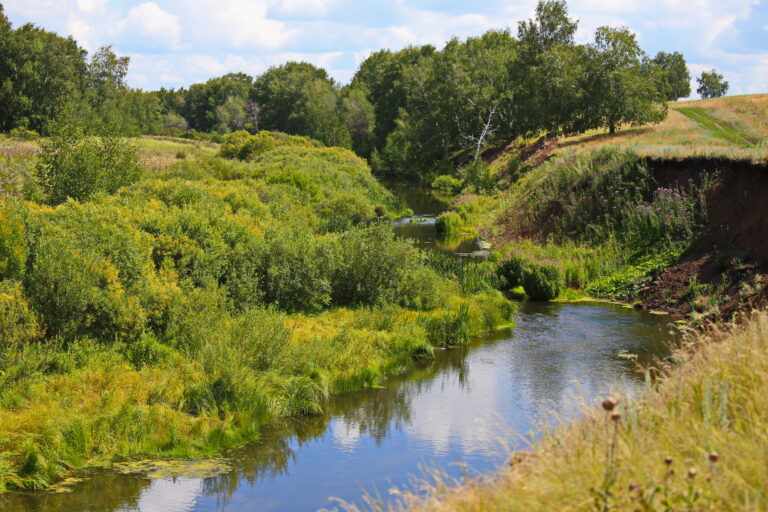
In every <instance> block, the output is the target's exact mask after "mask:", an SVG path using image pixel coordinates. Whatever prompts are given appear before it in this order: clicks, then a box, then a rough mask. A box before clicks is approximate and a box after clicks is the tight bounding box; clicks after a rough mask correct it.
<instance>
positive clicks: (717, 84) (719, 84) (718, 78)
mask: <svg viewBox="0 0 768 512" xmlns="http://www.w3.org/2000/svg"><path fill="white" fill-rule="evenodd" d="M696 81H697V82H698V84H699V87H698V89H696V92H697V93H698V94H699V95H700V96H701V97H702V98H704V99H708V98H719V97H721V96H725V95H726V94H728V88H729V87H730V84H729V83H728V81H727V80H726V79H725V77H724V76H723V75H721V74H720V73H718V72H717V71H715V70H714V69H713V70H711V71H704V72H702V73H701V76H700V77H699V78H697V79H696Z"/></svg>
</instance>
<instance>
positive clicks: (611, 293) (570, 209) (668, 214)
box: [501, 149, 716, 300]
mask: <svg viewBox="0 0 768 512" xmlns="http://www.w3.org/2000/svg"><path fill="white" fill-rule="evenodd" d="M715 180H716V176H702V177H700V179H699V180H698V181H697V182H696V183H689V184H688V185H687V186H679V187H673V188H669V187H664V186H661V185H660V184H658V183H657V182H656V179H655V178H654V177H653V175H652V174H651V172H650V171H649V169H648V167H647V165H646V162H645V161H644V160H643V159H641V158H639V157H638V156H637V155H635V154H633V153H631V152H621V151H616V150H609V149H605V150H601V151H598V152H595V153H592V154H585V155H571V156H569V157H566V158H562V159H558V160H555V161H552V162H550V163H546V164H544V165H542V166H541V167H539V168H537V169H535V170H533V171H532V172H530V173H529V174H527V175H525V176H524V177H523V178H521V179H520V181H519V182H517V183H515V184H514V185H513V186H512V188H511V189H510V190H509V192H507V194H506V197H505V203H506V204H509V205H511V206H510V207H509V208H508V209H507V210H506V211H505V212H504V213H502V214H501V215H502V218H503V222H504V229H505V230H506V232H507V234H506V236H512V237H515V238H517V239H516V240H515V241H513V242H511V243H509V244H507V245H506V246H505V247H504V252H505V253H507V254H511V255H512V256H513V257H512V259H511V260H510V261H509V262H508V263H506V264H505V266H502V268H501V270H502V272H504V273H506V274H508V275H509V276H510V277H508V278H507V280H508V281H510V285H509V287H510V288H514V287H515V286H520V285H523V284H524V281H525V280H524V279H522V278H513V277H512V276H515V275H522V274H520V273H519V272H518V271H517V270H516V269H518V268H523V269H525V268H531V266H532V265H541V264H544V265H545V266H548V267H551V268H552V269H553V270H552V272H554V271H555V270H557V274H558V276H561V277H559V278H558V279H554V273H553V274H552V278H550V279H548V280H547V281H552V282H553V283H554V282H561V283H563V284H564V285H565V286H567V287H570V288H577V289H580V290H584V291H586V292H587V293H589V294H590V295H592V296H594V297H605V298H613V299H621V300H632V299H633V298H634V297H635V296H636V292H637V291H638V290H639V288H640V287H641V286H642V284H644V283H645V282H646V281H647V280H648V279H649V277H650V276H651V275H653V273H654V272H657V271H659V270H662V269H663V268H665V267H667V266H668V265H670V264H671V263H672V262H673V261H674V260H675V259H676V258H677V257H678V256H679V255H680V254H681V253H682V252H683V251H684V250H685V249H686V248H687V247H688V245H689V244H690V243H691V242H692V241H693V240H694V239H695V237H696V236H697V235H698V234H699V233H700V231H701V229H702V227H703V226H704V224H705V223H706V206H707V204H706V199H705V198H706V193H707V190H708V189H710V188H711V187H713V186H714V182H715ZM520 237H522V239H521V238H520ZM529 288H531V290H533V289H537V290H538V293H541V287H539V286H536V285H534V284H533V282H531V284H530V286H529ZM556 289H557V287H556V286H553V287H552V288H551V290H552V291H553V292H554V291H555V290H556ZM526 291H527V292H528V291H529V290H528V289H526ZM538 293H537V294H538ZM529 295H531V293H529ZM542 295H543V296H546V295H549V294H548V293H543V294H542ZM555 295H556V294H555Z"/></svg>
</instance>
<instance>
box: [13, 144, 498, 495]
mask: <svg viewBox="0 0 768 512" xmlns="http://www.w3.org/2000/svg"><path fill="white" fill-rule="evenodd" d="M81 147H82V146H80V145H78V144H75V145H73V147H72V151H74V152H77V151H78V148H81ZM99 155H100V153H99V154H96V153H93V154H92V153H88V156H91V157H93V158H97V157H99ZM107 160H108V159H107ZM54 163H55V162H54ZM98 163H99V164H100V165H101V164H103V163H105V162H98ZM106 163H108V161H107V162H106ZM97 167H98V166H97ZM68 169H69V167H68ZM30 179H31V180H32V181H34V176H33V177H31V178H30ZM107 192H109V190H106V191H102V192H100V193H98V194H95V195H93V196H90V195H88V198H89V199H88V200H85V199H84V200H83V202H78V201H74V200H68V201H66V202H64V203H63V204H60V205H57V206H55V207H51V206H46V205H42V204H37V203H34V202H21V201H19V200H18V199H16V198H15V197H9V198H5V199H1V200H0V220H2V222H0V492H3V491H7V490H14V489H41V488H46V487H47V486H49V485H50V484H51V483H53V482H55V481H56V480H57V479H59V478H61V477H62V476H64V475H66V474H67V473H68V472H69V471H71V470H72V469H77V468H82V467H90V466H94V465H108V464H110V463H111V462H113V461H115V460H118V459H125V458H131V459H133V458H145V457H149V458H153V457H196V456H207V455H212V454H217V453H220V452H221V451H223V450H226V449H228V448H231V447H234V446H238V445H241V444H243V443H246V442H249V441H253V440H256V439H258V437H259V435H260V433H261V432H262V431H263V428H264V427H265V425H268V424H271V423H273V422H279V421H284V420H285V419H286V418H288V417H292V416H302V415H317V414H320V413H321V412H323V410H324V408H325V406H326V405H327V401H328V399H329V397H331V396H333V395H335V394H338V393H343V392H347V391H351V390H356V389H361V388H367V387H374V386H380V385H382V384H383V383H384V382H385V381H386V379H387V378H389V377H391V376H394V375H398V374H401V373H402V372H404V371H406V370H407V369H408V368H411V367H412V366H413V365H414V363H415V362H416V361H418V360H423V359H428V358H430V357H432V355H433V352H434V350H435V349H436V348H437V347H450V346H456V345H460V344H464V343H467V342H468V340H469V339H470V338H471V337H474V336H478V335H480V334H483V333H485V332H488V331H490V330H493V329H495V328H497V327H498V326H500V325H508V324H509V323H510V321H511V315H512V313H513V310H512V308H511V305H510V303H509V302H508V301H507V300H506V299H505V298H504V297H503V296H502V295H501V294H500V293H499V292H498V291H496V290H495V289H494V288H493V287H492V286H488V285H487V284H486V283H485V280H486V274H488V269H487V268H485V267H483V268H482V270H480V269H478V270H477V271H468V272H466V273H462V274H461V275H456V274H454V273H450V272H445V273H443V274H440V273H438V271H437V270H436V269H435V268H434V267H433V266H431V265H430V264H429V262H428V261H427V256H426V255H425V254H424V253H422V252H421V251H420V250H418V249H417V248H416V247H414V246H413V244H411V243H410V242H407V241H404V240H400V239H397V238H396V237H395V235H394V233H393V231H392V228H391V226H389V225H388V223H386V222H380V218H382V217H383V218H386V217H388V216H394V215H396V214H397V208H398V207H397V205H396V201H395V200H394V198H393V197H392V196H391V194H389V193H388V192H387V191H386V189H384V188H383V187H382V186H381V185H380V184H378V183H377V182H376V181H375V180H374V179H373V177H372V175H371V173H370V170H369V169H368V167H367V165H366V164H365V162H364V161H362V160H360V159H359V158H357V157H356V156H355V155H354V154H352V153H351V152H349V151H346V150H341V149H338V148H324V147H316V146H314V145H307V146H282V147H276V148H272V149H269V150H268V151H265V152H263V153H261V154H259V155H257V156H255V157H254V160H253V161H250V162H236V161H228V160H223V159H220V158H216V157H208V158H206V157H204V156H202V155H197V156H196V158H190V159H186V158H185V159H179V162H177V163H176V164H174V165H173V167H172V168H170V169H166V170H164V171H158V172H154V173H146V172H145V173H144V174H143V175H142V176H141V177H140V179H139V181H138V182H137V183H133V184H129V185H127V186H125V187H123V188H121V189H120V190H116V191H112V192H113V194H112V195H108V194H107ZM11 195H12V196H15V195H17V194H16V193H14V194H11ZM60 199H63V197H61V198H60ZM471 276H474V277H471Z"/></svg>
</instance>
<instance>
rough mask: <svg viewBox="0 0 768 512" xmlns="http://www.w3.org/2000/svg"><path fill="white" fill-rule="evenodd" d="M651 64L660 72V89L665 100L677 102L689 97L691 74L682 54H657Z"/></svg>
mask: <svg viewBox="0 0 768 512" xmlns="http://www.w3.org/2000/svg"><path fill="white" fill-rule="evenodd" d="M653 64H654V65H656V66H658V67H659V68H660V70H661V72H662V78H661V87H662V89H663V93H664V97H665V98H666V99H667V100H669V101H677V100H679V99H680V98H687V97H688V96H690V95H691V73H690V72H689V71H688V65H687V64H686V62H685V57H684V56H683V54H682V53H680V52H673V53H666V52H659V53H657V54H656V57H654V58H653Z"/></svg>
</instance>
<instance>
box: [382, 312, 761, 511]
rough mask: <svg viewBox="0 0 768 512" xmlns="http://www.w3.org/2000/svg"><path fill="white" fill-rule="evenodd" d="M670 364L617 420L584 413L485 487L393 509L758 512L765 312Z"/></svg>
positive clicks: (412, 499)
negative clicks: (656, 382)
mask: <svg viewBox="0 0 768 512" xmlns="http://www.w3.org/2000/svg"><path fill="white" fill-rule="evenodd" d="M676 356H677V358H678V360H679V362H681V363H682V364H681V366H679V367H676V369H674V370H672V371H671V373H670V374H669V375H668V376H667V377H666V378H665V379H664V380H663V381H662V382H661V384H660V385H659V386H658V387H657V388H655V389H653V390H648V391H647V392H646V394H645V395H644V397H643V398H642V399H640V400H639V401H637V402H628V403H621V402H620V403H619V406H618V408H617V409H616V410H617V411H618V412H619V413H620V415H621V417H620V418H618V419H616V420H615V421H613V420H611V419H610V417H609V414H608V413H605V412H603V411H602V410H594V411H592V412H591V413H590V414H589V415H588V416H587V417H586V419H584V420H583V421H581V422H578V423H577V424H575V425H572V426H570V427H565V428H564V429H563V430H560V431H557V432H554V433H551V434H549V435H548V436H546V437H545V438H544V439H543V440H542V441H541V442H540V443H539V444H538V445H537V447H536V448H535V449H534V450H533V451H532V452H530V453H528V454H517V455H516V456H515V457H513V462H514V464H513V465H511V466H509V467H507V468H506V469H505V470H503V471H502V472H501V473H500V474H499V475H497V476H496V477H494V478H493V479H490V480H482V481H475V482H471V483H468V484H465V485H464V486H462V487H458V488H451V487H449V486H446V485H444V484H438V485H437V486H433V487H431V489H430V490H431V495H430V497H429V498H426V499H424V498H418V497H416V496H412V495H411V496H408V495H406V496H404V497H403V502H402V503H401V504H400V506H399V507H398V508H399V509H400V508H402V509H411V510H423V511H443V510H445V511H448V510H450V511H488V510H504V511H516V510H520V511H525V512H529V511H534V510H536V511H538V510H553V511H554V510H558V511H561V510H600V511H612V510H632V511H634V510H643V511H657V510H658V511H672V510H675V511H677V510H681V511H682V510H696V511H710V510H711V511H715V510H716V511H729V510H733V511H736V510H740V511H743V510H755V511H757V510H766V509H768V427H766V425H768V313H766V312H761V313H756V314H755V315H754V316H753V317H752V318H751V320H749V321H748V322H746V324H745V325H743V326H742V327H739V328H734V329H733V331H732V332H730V333H715V334H713V335H711V336H709V337H700V338H697V339H694V340H692V341H691V342H689V344H687V345H686V346H685V347H684V348H682V349H680V350H679V351H678V352H677V354H676ZM611 452H613V453H612V454H611ZM373 508H380V507H377V506H375V505H374V506H373Z"/></svg>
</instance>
